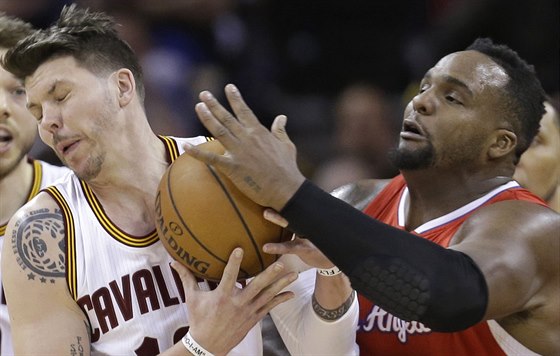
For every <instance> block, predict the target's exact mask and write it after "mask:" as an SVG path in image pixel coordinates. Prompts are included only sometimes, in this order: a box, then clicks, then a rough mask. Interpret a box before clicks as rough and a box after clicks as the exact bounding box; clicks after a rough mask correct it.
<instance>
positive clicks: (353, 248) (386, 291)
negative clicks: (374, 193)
mask: <svg viewBox="0 0 560 356" xmlns="http://www.w3.org/2000/svg"><path fill="white" fill-rule="evenodd" d="M281 214H282V216H283V217H284V218H286V220H287V221H288V222H289V228H290V229H291V230H293V231H294V232H295V233H296V234H298V235H301V236H305V237H306V238H308V239H309V240H311V241H312V242H313V243H314V244H315V245H316V246H317V247H318V248H319V249H321V250H322V252H323V253H325V255H326V256H327V257H328V258H329V259H330V260H331V261H332V262H333V263H335V264H336V265H337V266H338V267H339V268H340V269H342V271H343V272H345V273H346V275H347V276H348V277H349V278H350V281H351V282H352V286H353V288H355V289H356V290H357V291H358V292H360V293H362V294H363V295H364V296H366V297H368V298H370V299H371V300H374V301H375V302H376V303H377V304H378V305H380V306H381V307H383V308H384V309H386V310H387V311H389V312H391V313H392V314H394V315H396V316H398V317H399V318H401V319H404V320H417V321H422V322H423V323H425V324H426V325H428V326H429V327H431V328H432V329H434V330H437V331H455V330H462V329H464V328H466V327H469V326H471V325H474V324H475V323H477V322H479V321H480V320H482V317H483V315H484V312H485V309H486V306H487V302H488V295H487V293H488V292H487V287H486V281H485V279H484V277H483V275H482V273H481V272H480V270H479V268H478V267H477V266H476V265H475V264H474V262H473V261H472V260H471V259H470V257H468V256H467V255H465V254H463V253H460V252H457V251H453V250H447V249H445V248H443V247H441V246H439V245H437V244H435V243H432V242H430V241H428V240H425V239H423V238H421V237H419V236H416V235H413V234H411V233H408V232H406V231H403V230H399V229H396V228H394V227H391V226H389V225H386V224H383V223H381V222H379V221H377V220H375V219H372V218H370V217H368V216H367V215H365V214H363V213H362V212H360V211H358V210H356V209H354V208H353V207H351V206H350V205H348V204H346V203H345V202H343V201H341V200H339V199H337V198H334V197H332V196H331V195H329V194H328V193H326V192H323V191H321V190H320V189H319V188H317V187H315V186H314V185H313V184H311V183H310V182H308V181H306V182H305V183H304V184H303V185H302V187H301V188H300V189H299V190H298V192H297V193H296V194H295V195H294V197H292V199H291V200H290V202H288V204H287V205H286V207H285V208H284V209H283V210H282V211H281ZM457 281H461V283H456V282H457ZM451 284H453V288H448V286H449V285H451Z"/></svg>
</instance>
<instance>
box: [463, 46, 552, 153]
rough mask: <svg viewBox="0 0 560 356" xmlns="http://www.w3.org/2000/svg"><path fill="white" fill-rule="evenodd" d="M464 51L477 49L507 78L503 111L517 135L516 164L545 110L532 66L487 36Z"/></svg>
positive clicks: (543, 97) (540, 88)
mask: <svg viewBox="0 0 560 356" xmlns="http://www.w3.org/2000/svg"><path fill="white" fill-rule="evenodd" d="M466 50H472V51H477V52H480V53H482V54H485V55H487V56H488V57H490V58H491V59H492V60H493V61H494V62H496V63H497V64H498V65H499V66H500V67H502V68H503V69H504V70H505V72H506V73H507V75H508V76H509V79H510V80H509V81H508V83H507V84H506V85H505V87H504V93H503V94H504V99H505V101H504V113H505V115H506V116H507V117H506V120H507V121H508V122H510V123H511V124H512V126H513V130H514V133H515V134H516V135H517V138H518V143H517V147H516V151H515V153H516V163H517V161H518V160H519V157H521V154H522V153H523V152H525V150H526V149H527V148H528V147H529V146H530V144H531V141H532V140H533V137H534V136H535V135H536V134H537V132H538V130H539V122H540V120H541V117H542V116H543V114H544V113H545V108H544V100H545V92H544V89H543V88H542V85H541V83H540V81H539V79H538V78H537V74H536V72H535V68H534V67H533V66H532V65H529V64H528V63H527V62H525V60H523V59H522V58H521V57H520V56H519V54H518V53H517V52H515V51H514V50H512V49H511V48H509V47H508V46H506V45H503V44H495V43H494V42H493V41H492V40H491V39H489V38H478V39H477V40H475V41H474V42H473V43H472V44H471V45H470V46H469V47H467V48H466Z"/></svg>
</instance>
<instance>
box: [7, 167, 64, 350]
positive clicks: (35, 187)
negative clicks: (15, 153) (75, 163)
mask: <svg viewBox="0 0 560 356" xmlns="http://www.w3.org/2000/svg"><path fill="white" fill-rule="evenodd" d="M29 163H31V164H32V165H33V184H32V185H31V189H30V190H29V194H28V195H27V201H29V200H31V198H33V197H34V196H35V195H37V193H39V192H40V191H41V189H45V188H46V187H48V186H49V185H51V184H53V183H54V182H55V181H56V180H57V179H58V178H60V177H62V176H64V175H66V174H68V173H69V172H70V170H69V169H68V168H66V167H59V166H53V165H52V164H49V163H46V162H43V161H38V160H29ZM7 225H8V222H7V221H6V222H4V223H3V224H2V225H0V255H1V254H2V245H3V243H4V233H5V232H6V226H7ZM1 280H2V270H1V269H0V281H1ZM0 287H1V288H0V355H1V356H8V355H13V354H14V351H13V346H12V332H11V328H10V318H9V316H8V307H7V306H6V297H5V296H4V288H3V287H2V286H1V284H0Z"/></svg>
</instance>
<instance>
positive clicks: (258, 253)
mask: <svg viewBox="0 0 560 356" xmlns="http://www.w3.org/2000/svg"><path fill="white" fill-rule="evenodd" d="M206 167H207V168H208V170H209V171H210V173H211V174H212V175H213V176H214V179H216V181H217V182H218V184H219V185H220V186H221V187H222V191H223V192H224V194H225V196H226V198H227V199H228V200H229V202H230V204H231V206H232V207H233V210H234V211H235V214H237V216H238V217H239V220H241V224H243V228H244V229H245V232H246V233H247V235H248V236H249V239H250V240H251V244H252V245H253V248H254V249H255V251H256V252H257V257H258V258H259V263H260V264H261V271H262V270H263V269H264V261H263V259H262V256H261V254H260V250H259V246H258V244H257V242H256V241H255V238H254V237H253V233H252V232H251V230H250V229H249V226H247V222H246V221H245V219H244V218H243V215H242V214H241V211H239V208H238V207H237V204H235V201H234V200H233V199H232V197H231V195H230V194H229V192H228V190H227V188H226V186H225V185H224V183H223V182H222V180H221V179H220V177H219V176H218V174H217V173H216V172H215V171H214V168H212V167H211V166H209V165H206Z"/></svg>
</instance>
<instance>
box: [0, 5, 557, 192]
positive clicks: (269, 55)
mask: <svg viewBox="0 0 560 356" xmlns="http://www.w3.org/2000/svg"><path fill="white" fill-rule="evenodd" d="M72 2H76V3H77V4H79V5H81V6H84V7H89V8H90V9H92V10H101V11H105V12H107V13H109V14H111V15H112V16H114V17H115V19H116V20H117V22H118V23H119V24H120V27H119V30H120V31H121V33H122V36H123V38H125V39H126V40H127V41H128V42H129V44H130V45H131V46H132V48H133V49H134V50H135V51H136V53H137V54H138V56H139V57H140V59H141V63H142V65H143V68H144V75H145V82H146V83H145V84H146V92H147V93H146V111H147V114H148V118H149V119H150V122H151V124H152V127H153V129H154V131H155V132H156V133H159V134H164V135H172V136H195V135H206V134H207V132H206V131H205V129H204V128H203V127H202V126H201V125H200V124H199V122H198V119H197V118H196V115H195V112H194V104H195V103H196V102H197V95H198V93H199V92H200V91H201V90H206V89H208V90H211V91H212V92H213V93H214V94H215V95H217V96H218V97H219V98H220V99H221V100H223V87H224V85H225V84H227V83H230V82H231V83H235V84H236V85H237V86H238V87H239V88H240V89H241V91H242V93H243V95H244V97H245V99H246V101H247V102H248V104H249V105H250V106H251V107H252V108H253V110H254V111H255V113H256V114H257V116H258V117H259V118H260V119H261V121H262V122H263V123H264V124H265V125H267V126H269V125H270V124H271V122H272V120H273V119H274V117H275V116H276V115H278V114H286V115H288V118H289V120H288V133H289V135H290V136H291V138H292V139H293V140H294V142H295V143H296V145H297V146H298V159H299V162H300V166H301V168H302V170H303V171H304V173H305V174H306V175H307V176H308V177H310V178H311V179H313V180H314V181H315V182H316V183H317V184H319V185H320V186H322V187H323V188H324V189H327V190H330V189H332V188H334V187H337V186H340V185H341V184H344V183H347V182H350V181H354V180H357V179H360V178H365V177H373V178H388V177H391V176H393V175H394V174H395V173H396V172H395V171H394V169H393V168H392V167H391V166H390V164H389V163H388V162H387V159H386V153H387V152H388V150H389V149H390V148H391V147H393V146H394V144H395V143H396V140H397V138H398V132H399V130H400V123H401V119H402V110H403V108H404V106H405V105H406V103H407V102H408V101H409V100H410V98H411V97H412V96H413V95H414V93H415V92H416V91H417V85H418V81H419V80H420V79H421V78H422V76H423V75H424V73H425V71H426V70H428V69H429V68H430V67H432V66H433V65H434V64H435V63H436V61H437V60H438V59H439V58H440V57H442V56H443V55H445V54H447V53H450V52H453V51H458V50H462V49H464V48H465V47H467V46H468V45H469V44H470V43H472V42H473V40H474V39H475V38H476V37H491V38H493V39H494V41H495V42H501V43H505V44H508V45H509V46H510V47H512V48H514V49H515V50H517V51H518V52H519V53H520V55H521V56H522V57H523V58H525V59H526V60H527V61H528V62H529V63H531V64H533V65H534V66H535V68H536V70H537V73H538V75H539V77H540V79H541V81H542V83H543V86H544V88H545V90H546V91H547V92H548V93H549V94H550V95H551V96H552V97H553V98H555V99H558V95H559V94H558V93H559V82H560V75H559V67H560V61H559V54H560V10H559V2H558V0H531V1H526V0H407V1H402V0H401V1H372V0H361V1H359V0H344V1H340V0H339V1H333V0H308V1H301V0H299V1H296V0H277V1H274V0H78V1H70V0H0V11H4V12H5V13H7V14H10V15H14V16H18V17H20V18H22V19H24V20H27V21H29V22H31V23H33V24H34V25H35V26H36V27H39V28H44V27H46V26H48V25H49V24H51V23H52V22H53V21H54V20H56V18H57V17H58V14H59V13H60V9H61V8H62V6H63V5H65V4H69V3H72ZM32 154H33V155H34V156H35V157H37V158H42V159H45V160H47V161H51V162H54V163H56V157H53V156H51V154H50V150H47V149H45V148H44V146H42V144H41V143H40V142H38V143H36V145H35V147H34V149H33V151H32Z"/></svg>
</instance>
